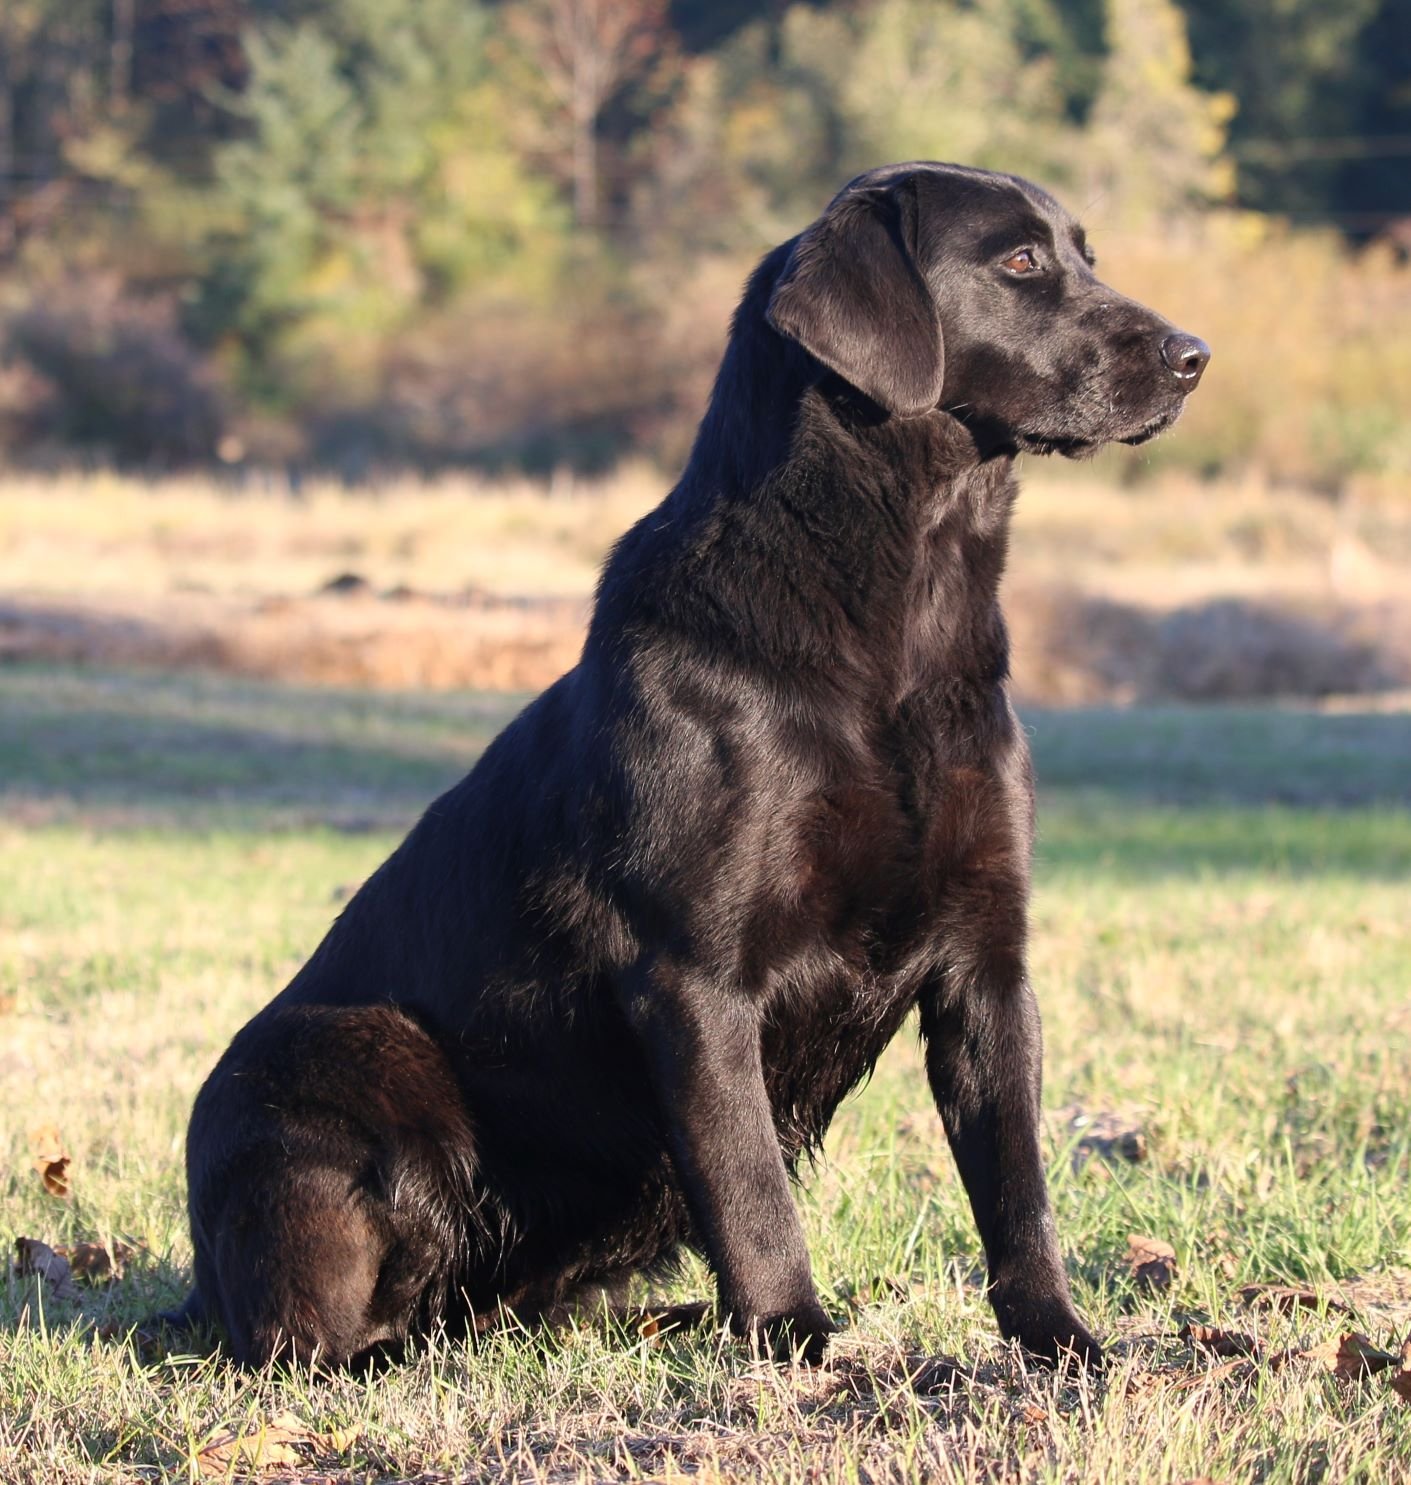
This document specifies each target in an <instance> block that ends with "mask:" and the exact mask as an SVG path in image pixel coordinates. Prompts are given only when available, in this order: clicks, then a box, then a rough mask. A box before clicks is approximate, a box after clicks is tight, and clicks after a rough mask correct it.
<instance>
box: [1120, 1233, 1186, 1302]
mask: <svg viewBox="0 0 1411 1485" xmlns="http://www.w3.org/2000/svg"><path fill="white" fill-rule="evenodd" d="M1127 1265H1128V1267H1129V1268H1130V1269H1131V1271H1132V1278H1133V1279H1134V1280H1135V1281H1136V1283H1137V1284H1138V1285H1140V1286H1144V1287H1145V1288H1147V1289H1165V1288H1166V1287H1167V1286H1168V1285H1169V1284H1170V1283H1171V1280H1172V1279H1174V1278H1175V1277H1176V1250H1175V1249H1174V1248H1173V1247H1172V1246H1171V1244H1170V1243H1163V1242H1162V1241H1161V1239H1160V1238H1153V1237H1142V1236H1141V1235H1140V1234H1138V1233H1135V1232H1134V1233H1132V1234H1131V1236H1130V1237H1128V1239H1127Z"/></svg>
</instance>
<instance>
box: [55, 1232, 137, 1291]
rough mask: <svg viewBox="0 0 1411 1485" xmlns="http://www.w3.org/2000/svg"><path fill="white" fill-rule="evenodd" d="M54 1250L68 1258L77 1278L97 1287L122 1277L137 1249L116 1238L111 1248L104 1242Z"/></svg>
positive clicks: (76, 1244)
mask: <svg viewBox="0 0 1411 1485" xmlns="http://www.w3.org/2000/svg"><path fill="white" fill-rule="evenodd" d="M54 1251H55V1252H56V1253H58V1254H59V1255H60V1257H63V1258H67V1259H68V1261H69V1267H70V1268H72V1269H73V1271H74V1276H75V1277H76V1278H79V1279H83V1280H85V1281H86V1282H87V1283H89V1284H92V1285H94V1286H95V1287H97V1286H100V1285H104V1284H111V1283H113V1281H114V1280H116V1279H120V1278H122V1276H123V1270H124V1269H125V1268H126V1267H127V1262H128V1260H129V1259H130V1258H131V1257H132V1255H133V1254H134V1253H135V1252H136V1249H135V1248H133V1247H131V1246H130V1245H129V1244H127V1243H125V1242H123V1241H122V1240H121V1239H120V1238H114V1239H113V1245H112V1248H111V1250H110V1249H108V1248H105V1247H104V1246H103V1245H102V1243H75V1244H74V1245H73V1247H71V1248H69V1247H60V1248H55V1249H54Z"/></svg>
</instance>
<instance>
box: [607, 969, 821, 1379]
mask: <svg viewBox="0 0 1411 1485" xmlns="http://www.w3.org/2000/svg"><path fill="white" fill-rule="evenodd" d="M626 1010H627V1014H628V1018H629V1020H630V1022H631V1024H632V1026H633V1029H634V1030H635V1031H636V1033H637V1035H638V1036H639V1037H640V1038H641V1041H642V1045H643V1047H644V1049H645V1052H646V1055H647V1062H648V1066H649V1068H650V1074H651V1079H652V1084H653V1089H654V1091H655V1094H656V1098H657V1102H658V1105H659V1107H660V1110H661V1116H662V1122H663V1125H664V1127H665V1132H666V1137H667V1140H668V1143H669V1146H670V1150H671V1156H672V1160H673V1162H674V1164H675V1166H676V1170H677V1174H678V1176H679V1178H680V1181H681V1186H682V1189H683V1190H684V1192H685V1196H686V1202H687V1205H688V1206H689V1208H690V1212H691V1218H692V1221H693V1222H694V1223H695V1226H696V1230H697V1232H698V1234H699V1236H700V1239H701V1241H702V1243H703V1244H704V1246H705V1249H706V1254H707V1256H708V1258H709V1259H710V1262H711V1266H712V1267H713V1269H714V1270H715V1275H716V1281H717V1284H718V1286H719V1294H720V1305H721V1308H722V1310H723V1311H724V1312H725V1313H726V1314H728V1315H729V1317H730V1323H731V1326H732V1328H733V1329H734V1330H735V1331H736V1333H737V1334H740V1335H748V1336H751V1337H757V1338H758V1339H760V1340H761V1341H763V1342H764V1343H765V1345H766V1346H767V1347H768V1348H769V1349H771V1350H772V1351H774V1352H775V1354H777V1355H780V1356H786V1355H788V1354H790V1353H791V1352H794V1351H797V1352H798V1353H799V1354H800V1355H801V1356H802V1357H803V1359H804V1360H805V1361H809V1362H815V1361H817V1360H819V1359H820V1358H821V1357H822V1355H823V1351H824V1348H825V1346H826V1345H827V1340H828V1336H829V1335H830V1334H831V1333H832V1332H833V1331H834V1330H835V1329H836V1327H835V1326H834V1325H833V1323H832V1321H831V1320H829V1318H828V1316H827V1315H826V1314H825V1313H824V1310H823V1307H822V1306H821V1305H820V1304H819V1302H818V1295H817V1294H816V1292H815V1291H814V1287H813V1275H812V1272H811V1269H810V1265H809V1259H808V1249H807V1248H806V1247H805V1245H804V1237H803V1228H802V1225H801V1224H800V1222H799V1214H798V1209H797V1208H796V1207H795V1205H794V1199H793V1195H792V1193H791V1192H790V1190H789V1177H788V1172H787V1171H786V1170H785V1168H784V1159H783V1156H782V1155H781V1154H780V1151H779V1140H778V1137H777V1136H776V1134H775V1131H774V1120H773V1116H772V1114H771V1111H770V1107H769V1098H768V1095H767V1093H766V1091H765V1086H764V1073H763V1070H762V1067H761V1063H760V1034H759V1018H758V1015H757V1013H756V1011H755V1009H754V1007H753V1006H752V1005H750V1004H749V1003H748V1002H746V1001H743V1000H742V999H741V998H740V997H738V996H736V995H732V994H729V993H726V992H722V991H721V990H720V989H719V988H718V987H716V986H714V985H713V984H711V983H709V982H707V981H705V980H703V979H702V978H700V977H697V976H696V975H693V974H692V973H690V972H687V971H683V970H681V969H679V968H678V967H676V966H674V965H664V964H661V963H658V964H656V965H654V966H653V967H651V968H650V969H648V970H646V971H644V972H642V973H641V974H640V975H639V976H638V977H636V978H635V981H634V983H633V984H632V985H631V986H630V987H629V989H628V992H627V995H626Z"/></svg>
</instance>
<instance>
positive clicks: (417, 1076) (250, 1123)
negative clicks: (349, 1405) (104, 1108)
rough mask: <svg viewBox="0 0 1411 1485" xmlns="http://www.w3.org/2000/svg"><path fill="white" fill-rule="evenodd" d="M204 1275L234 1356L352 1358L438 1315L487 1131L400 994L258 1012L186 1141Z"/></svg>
mask: <svg viewBox="0 0 1411 1485" xmlns="http://www.w3.org/2000/svg"><path fill="white" fill-rule="evenodd" d="M187 1158H188V1170H189V1173H190V1175H189V1187H190V1206H191V1227H192V1236H193V1238H194V1240H195V1249H196V1265H195V1266H196V1288H197V1290H198V1292H199V1293H200V1294H201V1296H202V1298H203V1300H204V1301H205V1304H206V1306H207V1308H208V1309H209V1312H210V1314H211V1315H212V1317H213V1318H215V1319H217V1320H219V1321H220V1322H221V1323H222V1324H223V1325H224V1328H225V1330H226V1333H227V1335H228V1337H229V1340H230V1348H231V1350H232V1352H233V1353H234V1355H235V1357H236V1359H237V1360H239V1361H241V1362H244V1363H247V1364H252V1365H261V1364H263V1363H264V1362H266V1361H269V1360H271V1359H273V1358H284V1359H287V1360H293V1361H296V1362H299V1363H301V1364H309V1363H313V1362H318V1363H319V1364H322V1365H327V1366H342V1365H346V1364H347V1363H349V1362H353V1361H357V1360H359V1359H360V1358H362V1357H363V1356H364V1355H365V1353H367V1352H369V1351H372V1350H374V1349H381V1348H384V1347H386V1346H387V1345H388V1343H391V1344H394V1345H396V1344H400V1343H401V1342H402V1341H404V1340H406V1339H407V1338H408V1337H409V1336H410V1335H411V1334H412V1333H413V1332H414V1331H420V1330H424V1329H425V1328H427V1327H428V1326H432V1325H434V1324H435V1323H436V1322H437V1321H438V1320H439V1319H441V1318H442V1317H443V1316H444V1314H445V1311H446V1308H447V1303H448V1300H449V1299H450V1297H451V1290H452V1289H453V1287H454V1286H455V1284H456V1283H458V1282H459V1280H458V1278H457V1275H458V1273H459V1272H460V1270H461V1269H462V1268H463V1266H464V1263H465V1260H466V1256H467V1254H468V1252H469V1250H470V1248H471V1246H472V1241H471V1228H472V1227H473V1225H474V1221H475V1211H476V1200H475V1198H476V1193H475V1191H474V1190H473V1186H474V1163H475V1160H474V1144H473V1139H472V1136H471V1132H470V1127H469V1123H468V1120H467V1117H466V1112H465V1108H464V1105H463V1103H462V1100H461V1097H460V1093H459V1090H458V1088H457V1087H456V1084H455V1081H454V1078H453V1077H452V1075H451V1071H450V1068H449V1066H448V1064H447V1061H446V1059H445V1056H444V1054H443V1052H442V1050H441V1049H440V1047H439V1046H438V1044H437V1043H436V1042H435V1040H434V1039H433V1038H432V1037H431V1036H430V1034H429V1033H428V1032H427V1031H426V1030H425V1029H423V1028H422V1027H421V1026H419V1025H418V1024H416V1023H415V1022H413V1021H412V1020H411V1019H410V1018H408V1017H407V1016H405V1015H403V1014H402V1013H401V1012H399V1011H397V1010H396V1009H395V1008H393V1007H389V1006H382V1007H363V1008H359V1007H347V1008H331V1007H308V1008H305V1007H296V1008H294V1009H292V1010H290V1011H287V1012H279V1013H275V1014H273V1015H270V1016H268V1017H266V1018H265V1019H264V1020H263V1021H261V1022H258V1023H252V1025H251V1026H250V1027H247V1028H246V1030H245V1032H244V1033H242V1035H241V1037H239V1038H237V1039H236V1042H235V1043H234V1044H232V1047H231V1050H230V1051H229V1052H228V1053H227V1055H226V1057H225V1058H224V1059H223V1060H222V1063H221V1064H220V1066H218V1067H217V1069H216V1071H215V1072H214V1073H213V1074H212V1075H211V1078H210V1079H209V1080H208V1082H207V1085H206V1087H205V1088H203V1089H202V1091H201V1094H200V1096H199V1098H198V1099H197V1106H196V1111H195V1113H194V1115H193V1118H192V1124H191V1134H190V1136H189V1139H188V1146H187Z"/></svg>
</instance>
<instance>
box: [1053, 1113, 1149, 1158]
mask: <svg viewBox="0 0 1411 1485" xmlns="http://www.w3.org/2000/svg"><path fill="white" fill-rule="evenodd" d="M1049 1118H1050V1121H1051V1124H1052V1125H1053V1126H1054V1128H1055V1130H1056V1132H1058V1133H1059V1134H1060V1135H1064V1134H1066V1135H1069V1136H1072V1135H1077V1139H1076V1140H1075V1141H1074V1144H1073V1155H1072V1164H1073V1169H1074V1171H1075V1172H1076V1171H1079V1170H1081V1169H1082V1168H1083V1166H1084V1165H1086V1164H1087V1162H1088V1161H1089V1160H1091V1159H1092V1158H1093V1157H1094V1156H1097V1157H1098V1158H1099V1159H1100V1160H1105V1161H1108V1162H1109V1163H1117V1162H1119V1161H1129V1162H1131V1163H1133V1164H1135V1163H1137V1162H1139V1161H1142V1160H1145V1159H1146V1153H1147V1150H1146V1133H1145V1131H1144V1130H1143V1129H1142V1127H1141V1125H1140V1123H1139V1122H1138V1121H1137V1119H1136V1118H1135V1117H1134V1116H1133V1115H1131V1114H1124V1113H1118V1112H1115V1111H1112V1110H1107V1109H1104V1110H1100V1111H1098V1112H1090V1111H1089V1110H1087V1109H1085V1108H1083V1106H1082V1105H1081V1104H1067V1105H1066V1106H1065V1107H1063V1108H1061V1109H1055V1110H1054V1112H1053V1113H1052V1114H1051V1115H1050V1116H1049Z"/></svg>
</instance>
